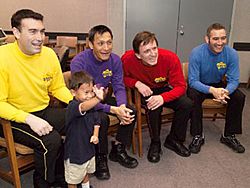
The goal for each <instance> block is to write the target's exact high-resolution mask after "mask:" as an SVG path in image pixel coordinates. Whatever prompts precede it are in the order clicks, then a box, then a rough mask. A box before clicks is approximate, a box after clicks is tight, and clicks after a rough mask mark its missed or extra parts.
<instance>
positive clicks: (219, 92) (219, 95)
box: [209, 87, 230, 104]
mask: <svg viewBox="0 0 250 188" xmlns="http://www.w3.org/2000/svg"><path fill="white" fill-rule="evenodd" d="M209 92H210V93H212V95H213V96H214V98H215V99H213V100H214V101H216V102H220V103H222V104H226V103H227V101H226V99H230V97H229V96H228V95H229V92H228V90H226V89H224V88H215V87H210V88H209Z"/></svg>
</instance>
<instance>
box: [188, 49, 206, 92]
mask: <svg viewBox="0 0 250 188" xmlns="http://www.w3.org/2000/svg"><path fill="white" fill-rule="evenodd" d="M196 53H197V52H196V51H194V50H193V51H192V52H191V54H190V56H189V64H188V83H189V86H190V87H191V88H194V89H196V90H198V91H200V92H202V93H206V94H208V93H209V87H210V86H208V85H205V84H203V83H202V82H201V81H200V63H201V60H199V57H198V55H197V54H196Z"/></svg>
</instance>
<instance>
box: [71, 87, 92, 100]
mask: <svg viewBox="0 0 250 188" xmlns="http://www.w3.org/2000/svg"><path fill="white" fill-rule="evenodd" d="M71 93H72V95H73V96H74V97H75V98H76V100H78V101H81V102H84V101H86V100H89V99H91V98H93V97H94V96H95V94H94V92H93V83H84V84H81V86H80V87H79V88H78V89H76V90H74V89H71Z"/></svg>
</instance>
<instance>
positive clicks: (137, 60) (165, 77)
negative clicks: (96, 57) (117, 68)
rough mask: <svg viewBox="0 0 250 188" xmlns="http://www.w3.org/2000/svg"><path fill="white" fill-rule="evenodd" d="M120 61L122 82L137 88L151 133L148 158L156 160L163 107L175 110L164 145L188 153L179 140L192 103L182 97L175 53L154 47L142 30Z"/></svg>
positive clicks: (152, 37)
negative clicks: (122, 71)
mask: <svg viewBox="0 0 250 188" xmlns="http://www.w3.org/2000/svg"><path fill="white" fill-rule="evenodd" d="M122 62H123V69H124V83H125V85H126V86H127V87H130V88H137V89H138V91H139V92H140V93H141V95H142V103H143V105H144V106H145V109H146V113H147V118H148V119H147V120H148V124H149V130H150V136H151V144H150V147H149V151H148V156H147V158H148V160H149V161H150V162H159V161H160V154H161V153H162V150H161V142H160V129H161V112H162V108H163V106H165V107H168V108H172V109H173V110H174V111H175V113H174V119H173V123H172V126H171V130H170V133H169V135H168V136H167V138H166V140H165V143H164V146H165V147H166V148H168V149H171V150H173V151H174V152H176V153H177V154H178V155H180V156H183V157H188V156H190V151H189V150H188V149H187V148H186V147H185V146H184V145H183V142H184V141H185V137H186V130H187V121H188V119H189V114H190V112H191V109H192V102H191V100H190V99H189V98H187V97H186V96H184V94H185V92H186V82H185V80H184V76H183V72H182V69H181V63H180V60H179V58H178V57H177V55H176V54H174V53H173V52H171V51H168V50H165V49H161V48H158V42H157V39H156V37H155V35H154V34H153V33H151V32H148V31H144V32H140V33H138V34H137V35H136V36H135V38H134V40H133V50H129V51H127V52H126V53H125V54H124V55H123V56H122Z"/></svg>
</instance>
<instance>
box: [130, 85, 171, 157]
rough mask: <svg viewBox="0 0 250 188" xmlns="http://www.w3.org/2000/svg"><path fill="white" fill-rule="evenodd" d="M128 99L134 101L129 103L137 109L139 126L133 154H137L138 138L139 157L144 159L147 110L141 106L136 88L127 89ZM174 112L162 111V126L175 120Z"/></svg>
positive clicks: (133, 141) (135, 136)
mask: <svg viewBox="0 0 250 188" xmlns="http://www.w3.org/2000/svg"><path fill="white" fill-rule="evenodd" d="M127 95H128V99H130V100H132V101H128V102H129V103H133V104H134V105H135V108H136V113H137V114H136V116H137V124H136V129H135V131H134V134H133V140H132V143H133V148H132V149H133V152H134V153H136V152H135V151H136V144H135V142H136V141H135V138H137V143H138V155H139V157H142V155H143V150H142V147H143V141H142V129H143V128H146V127H147V120H146V116H145V109H144V108H143V107H142V105H141V94H140V93H139V91H138V90H137V89H136V88H133V89H132V88H127ZM173 115H174V111H173V110H172V109H170V108H166V107H163V110H162V114H161V116H162V124H164V123H168V122H171V121H172V119H173Z"/></svg>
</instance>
